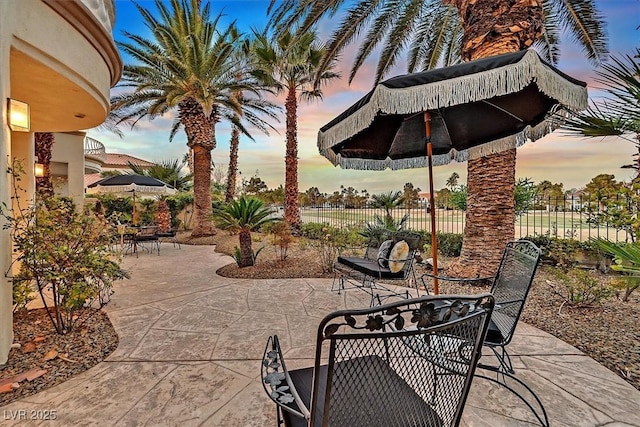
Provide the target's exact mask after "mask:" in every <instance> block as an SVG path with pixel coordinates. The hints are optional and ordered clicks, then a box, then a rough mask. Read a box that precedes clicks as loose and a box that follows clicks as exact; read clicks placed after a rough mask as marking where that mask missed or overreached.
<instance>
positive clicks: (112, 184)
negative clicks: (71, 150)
mask: <svg viewBox="0 0 640 427" xmlns="http://www.w3.org/2000/svg"><path fill="white" fill-rule="evenodd" d="M177 192H178V190H176V189H175V188H174V187H173V186H171V185H169V184H167V183H165V182H162V181H160V180H159V179H156V178H153V177H150V176H145V175H137V174H122V175H114V176H110V177H108V178H104V179H101V180H100V181H97V182H94V183H93V184H91V185H89V187H88V189H87V193H89V194H96V193H97V194H102V193H132V194H133V224H134V225H136V224H137V222H138V221H137V212H136V193H137V194H147V195H149V194H151V195H158V194H175V193H177Z"/></svg>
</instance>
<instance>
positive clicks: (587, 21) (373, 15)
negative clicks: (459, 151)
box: [269, 0, 607, 275]
mask: <svg viewBox="0 0 640 427" xmlns="http://www.w3.org/2000/svg"><path fill="white" fill-rule="evenodd" d="M276 3H277V6H276ZM344 4H345V0H309V1H304V2H298V1H297V0H284V1H281V2H276V1H275V0H272V1H271V4H270V8H269V10H270V12H272V13H273V17H274V21H275V25H277V28H280V29H282V28H285V27H287V26H290V25H292V24H293V23H300V26H301V29H303V30H304V29H305V28H308V27H310V26H312V25H314V23H316V22H317V21H318V20H319V19H320V18H322V17H323V16H327V15H328V16H332V15H333V14H335V13H336V12H337V10H339V9H340V7H341V6H343V5H344ZM274 6H276V7H274ZM561 29H566V30H568V32H569V33H570V35H571V36H572V37H573V38H574V39H575V40H576V41H577V42H578V43H579V44H580V45H581V46H582V47H583V49H584V51H585V52H586V55H587V57H588V58H589V59H590V60H592V61H594V62H598V61H600V59H601V57H602V55H603V54H605V53H606V51H607V37H606V34H605V31H604V24H603V17H602V15H601V14H600V13H599V12H598V10H597V9H596V7H595V0H544V1H543V0H511V1H495V0H475V1H473V0H378V1H373V2H371V1H368V0H359V1H357V2H355V4H351V5H350V6H349V8H348V9H347V11H346V16H345V17H344V19H342V20H341V21H340V24H339V27H338V29H336V30H335V31H334V33H333V34H332V35H331V38H330V41H329V43H328V47H327V55H331V57H335V55H337V54H339V53H340V52H341V51H342V50H343V49H344V47H345V46H346V45H348V44H349V43H351V42H353V41H354V40H356V39H357V36H358V35H360V33H362V32H366V33H365V34H364V36H363V38H362V40H363V41H362V43H361V45H360V50H359V51H358V53H357V55H356V57H355V60H354V62H353V66H352V69H351V73H350V76H349V78H350V81H351V80H352V79H353V78H354V76H355V74H356V73H357V71H358V70H359V69H360V67H361V66H362V64H363V63H364V61H365V59H366V58H367V57H369V56H370V55H371V54H372V53H374V52H378V51H379V50H378V49H379V48H380V49H381V53H380V57H379V59H378V65H377V70H376V82H377V81H379V80H380V79H381V78H383V77H384V75H385V74H386V73H387V72H388V71H390V70H391V69H392V67H393V66H394V65H395V64H396V63H397V61H398V59H399V58H400V57H401V54H402V53H403V52H405V51H406V52H407V53H408V67H407V68H408V71H410V72H412V71H421V70H424V69H427V68H432V67H435V66H439V65H448V64H452V63H455V62H458V61H460V59H462V60H464V61H470V60H474V59H480V58H483V57H487V56H492V55H497V54H502V53H509V52H515V51H518V50H523V49H527V48H529V47H530V46H533V45H536V46H537V47H538V48H539V50H541V51H542V54H543V56H545V57H546V58H547V59H548V60H550V61H551V62H555V61H556V59H557V56H558V53H559V50H558V41H559V34H560V30H561ZM321 65H322V64H321ZM515 162H516V151H515V149H511V150H508V151H504V152H502V153H498V154H492V155H489V156H486V157H482V158H479V159H473V160H469V162H468V163H467V190H468V206H469V209H467V212H466V226H465V231H464V240H463V246H462V252H461V255H460V258H459V259H458V265H457V266H456V268H455V269H452V271H451V272H450V273H451V274H461V275H475V274H476V273H481V274H482V275H491V274H493V273H494V271H495V269H496V268H497V266H498V263H499V261H500V257H501V254H502V249H503V248H504V246H505V244H506V243H507V241H509V240H511V239H513V236H514V234H515V206H514V197H513V194H514V191H515ZM454 270H455V271H454Z"/></svg>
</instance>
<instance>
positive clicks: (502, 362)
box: [487, 346, 515, 375]
mask: <svg viewBox="0 0 640 427" xmlns="http://www.w3.org/2000/svg"><path fill="white" fill-rule="evenodd" d="M487 347H489V348H490V349H491V351H493V354H494V356H496V359H498V364H499V366H498V370H499V371H504V372H507V373H509V374H512V375H513V374H515V371H514V370H513V364H512V363H511V357H510V356H509V353H508V352H507V349H506V348H505V346H498V347H500V351H498V349H497V348H496V346H487Z"/></svg>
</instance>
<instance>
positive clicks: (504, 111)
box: [481, 99, 524, 123]
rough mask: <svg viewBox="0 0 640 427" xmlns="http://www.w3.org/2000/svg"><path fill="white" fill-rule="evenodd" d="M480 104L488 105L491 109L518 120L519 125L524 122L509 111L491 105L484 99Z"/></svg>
mask: <svg viewBox="0 0 640 427" xmlns="http://www.w3.org/2000/svg"><path fill="white" fill-rule="evenodd" d="M481 102H484V103H485V104H488V105H490V106H492V107H493V108H495V109H497V110H500V111H502V112H503V113H505V114H506V115H508V116H511V117H513V118H514V119H516V120H518V121H519V122H520V123H524V120H522V119H521V118H520V117H518V116H516V115H515V114H513V113H512V112H510V111H507V110H505V109H504V108H502V107H500V106H498V105H496V104H492V103H491V102H489V101H487V100H486V99H483V100H482V101H481Z"/></svg>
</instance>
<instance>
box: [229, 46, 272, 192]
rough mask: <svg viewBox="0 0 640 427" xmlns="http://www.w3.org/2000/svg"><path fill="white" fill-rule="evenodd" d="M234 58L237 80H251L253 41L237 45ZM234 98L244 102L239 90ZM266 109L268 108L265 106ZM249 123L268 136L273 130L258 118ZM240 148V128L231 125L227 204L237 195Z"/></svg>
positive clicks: (251, 117)
mask: <svg viewBox="0 0 640 427" xmlns="http://www.w3.org/2000/svg"><path fill="white" fill-rule="evenodd" d="M234 58H235V60H236V61H235V62H236V69H235V71H234V74H235V78H236V79H237V80H242V79H246V78H250V77H251V76H252V71H253V59H254V58H253V56H252V55H251V39H250V38H249V37H244V38H242V39H241V41H240V43H238V44H237V46H236V49H235V51H234ZM261 89H262V90H264V91H270V89H269V88H267V87H264V88H261ZM232 96H233V97H234V98H235V99H236V100H237V101H238V102H240V101H241V100H242V96H243V93H242V91H240V90H238V91H236V92H234V93H233V94H232ZM265 107H267V106H266V105H265ZM268 107H269V109H266V108H265V110H266V112H267V113H268V114H269V116H270V117H271V118H273V119H275V120H277V117H276V116H275V115H274V114H273V113H272V111H273V110H272V109H271V108H270V107H271V105H270V104H269V105H268ZM235 118H236V120H237V121H241V120H242V117H241V116H240V115H238V114H236V116H235ZM247 119H248V121H249V122H250V123H252V124H253V125H254V126H255V127H257V128H258V130H260V131H261V132H263V133H264V134H266V135H268V134H269V128H271V129H273V126H271V125H270V124H268V123H267V122H265V121H263V120H261V119H260V118H258V117H255V116H250V117H247ZM239 148H240V128H239V127H238V126H236V125H235V124H232V125H231V139H230V140H229V167H228V168H227V188H226V191H225V202H226V203H229V202H231V201H232V200H233V198H234V197H235V194H236V186H237V178H238V151H239Z"/></svg>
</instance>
